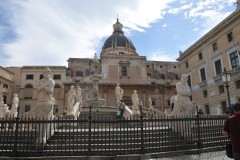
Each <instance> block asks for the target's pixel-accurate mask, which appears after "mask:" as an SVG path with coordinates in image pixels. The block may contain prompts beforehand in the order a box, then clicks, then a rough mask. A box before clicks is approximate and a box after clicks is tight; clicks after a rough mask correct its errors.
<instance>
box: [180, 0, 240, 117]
mask: <svg viewBox="0 0 240 160" xmlns="http://www.w3.org/2000/svg"><path fill="white" fill-rule="evenodd" d="M239 51H240V10H239V1H238V6H237V9H236V11H235V12H233V13H232V14H231V15H229V16H228V17H227V18H226V19H224V20H223V21H222V22H220V23H219V24H218V25H217V26H216V27H214V28H213V29H212V30H211V31H209V32H208V33H207V34H205V35H204V36H203V37H201V38H200V39H199V40H198V41H197V42H196V43H194V44H193V45H192V46H190V47H189V48H188V49H187V50H186V51H184V52H182V53H180V55H179V58H178V59H177V60H178V61H179V62H180V70H181V73H185V74H187V75H188V78H189V81H188V84H189V86H191V89H192V99H193V101H195V102H196V104H197V105H198V106H199V107H201V108H202V109H203V111H204V112H205V113H207V114H209V113H211V114H215V113H216V112H217V110H218V108H220V109H221V110H222V112H223V113H225V112H226V111H227V110H228V107H229V103H228V98H227V90H226V87H225V84H224V83H223V81H222V79H221V73H222V71H223V68H226V70H227V71H230V72H231V73H232V76H231V81H230V83H229V85H230V87H229V92H230V101H231V102H230V103H235V102H237V101H240V63H239V62H240V52H239Z"/></svg>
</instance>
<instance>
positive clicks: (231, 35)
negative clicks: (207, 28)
mask: <svg viewBox="0 0 240 160" xmlns="http://www.w3.org/2000/svg"><path fill="white" fill-rule="evenodd" d="M227 38H228V42H231V41H232V40H233V34H232V32H230V33H228V35H227Z"/></svg>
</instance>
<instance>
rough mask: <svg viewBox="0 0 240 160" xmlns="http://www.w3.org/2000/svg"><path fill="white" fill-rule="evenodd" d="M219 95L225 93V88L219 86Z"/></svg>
mask: <svg viewBox="0 0 240 160" xmlns="http://www.w3.org/2000/svg"><path fill="white" fill-rule="evenodd" d="M219 93H220V94H221V93H224V86H219Z"/></svg>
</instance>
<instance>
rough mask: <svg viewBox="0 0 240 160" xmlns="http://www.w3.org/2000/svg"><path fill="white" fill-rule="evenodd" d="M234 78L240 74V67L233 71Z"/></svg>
mask: <svg viewBox="0 0 240 160" xmlns="http://www.w3.org/2000/svg"><path fill="white" fill-rule="evenodd" d="M231 72H232V76H234V75H238V74H239V73H240V66H238V67H236V68H233V69H232V71H231Z"/></svg>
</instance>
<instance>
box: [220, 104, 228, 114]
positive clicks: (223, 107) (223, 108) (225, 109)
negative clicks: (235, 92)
mask: <svg viewBox="0 0 240 160" xmlns="http://www.w3.org/2000/svg"><path fill="white" fill-rule="evenodd" d="M221 107H222V113H226V112H227V103H226V101H223V102H221Z"/></svg>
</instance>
